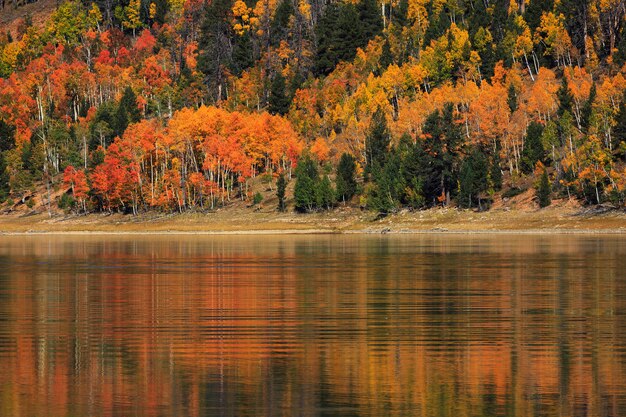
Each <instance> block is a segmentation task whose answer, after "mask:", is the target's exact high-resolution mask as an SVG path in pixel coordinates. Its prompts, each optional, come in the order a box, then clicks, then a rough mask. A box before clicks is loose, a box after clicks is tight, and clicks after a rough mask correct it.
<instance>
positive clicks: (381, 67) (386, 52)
mask: <svg viewBox="0 0 626 417" xmlns="http://www.w3.org/2000/svg"><path fill="white" fill-rule="evenodd" d="M392 63H393V55H392V54H391V45H389V39H385V43H384V44H383V50H382V52H381V54H380V59H379V60H378V72H379V74H382V73H383V72H385V70H386V69H387V68H388V67H389V65H391V64H392Z"/></svg>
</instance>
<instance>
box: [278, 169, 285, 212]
mask: <svg viewBox="0 0 626 417" xmlns="http://www.w3.org/2000/svg"><path fill="white" fill-rule="evenodd" d="M286 190H287V180H285V174H280V175H279V176H278V181H277V182H276V197H278V211H285V209H286V206H285V191H286Z"/></svg>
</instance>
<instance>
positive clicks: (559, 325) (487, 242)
mask: <svg viewBox="0 0 626 417" xmlns="http://www.w3.org/2000/svg"><path fill="white" fill-rule="evenodd" d="M625 314H626V238H621V237H612V236H600V237H593V236H519V235H518V236H508V235H484V236H453V235H441V236H388V235H385V236H221V237H220V236H215V237H214V236H185V235H172V236H158V237H155V236H129V237H116V236H65V237H61V236H0V416H15V417H20V416H29V417H30V416H53V417H54V416H236V417H239V416H450V417H463V416H485V417H488V416H519V417H526V416H615V417H618V416H622V417H623V416H626V316H625Z"/></svg>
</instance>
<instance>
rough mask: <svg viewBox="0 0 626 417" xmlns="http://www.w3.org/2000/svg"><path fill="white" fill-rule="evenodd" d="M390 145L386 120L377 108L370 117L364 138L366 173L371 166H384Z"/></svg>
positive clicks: (381, 111)
mask: <svg viewBox="0 0 626 417" xmlns="http://www.w3.org/2000/svg"><path fill="white" fill-rule="evenodd" d="M390 143H391V135H390V133H389V129H388V127H387V118H386V117H385V113H384V112H383V110H382V109H381V108H380V107H379V108H378V109H377V110H376V112H375V113H374V116H372V121H371V122H370V128H369V131H368V133H367V136H366V138H365V163H366V165H365V170H366V172H368V173H369V172H370V171H371V168H372V166H373V164H378V165H379V166H380V167H383V166H384V165H385V158H386V157H387V152H388V150H389V144H390Z"/></svg>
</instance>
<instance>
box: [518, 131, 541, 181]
mask: <svg viewBox="0 0 626 417" xmlns="http://www.w3.org/2000/svg"><path fill="white" fill-rule="evenodd" d="M542 133H543V126H542V125H541V124H539V123H537V122H531V123H530V125H528V129H527V130H526V138H525V140H524V149H523V150H522V171H523V172H524V173H526V174H528V173H531V172H533V170H534V169H535V164H536V163H537V161H542V162H543V160H544V158H545V150H544V149H543V143H542V142H541V134H542Z"/></svg>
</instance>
